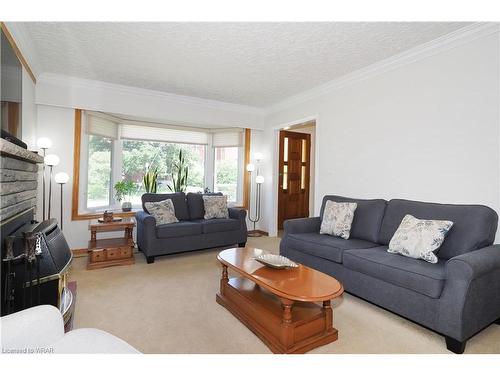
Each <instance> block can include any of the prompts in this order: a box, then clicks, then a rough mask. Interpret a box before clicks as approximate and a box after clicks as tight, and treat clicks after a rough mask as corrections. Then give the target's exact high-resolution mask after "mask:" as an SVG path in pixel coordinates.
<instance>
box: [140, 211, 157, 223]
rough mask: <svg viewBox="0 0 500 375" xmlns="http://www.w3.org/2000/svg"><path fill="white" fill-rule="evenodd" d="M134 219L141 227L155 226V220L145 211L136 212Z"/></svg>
mask: <svg viewBox="0 0 500 375" xmlns="http://www.w3.org/2000/svg"><path fill="white" fill-rule="evenodd" d="M135 218H136V220H137V223H141V224H142V225H148V226H153V227H155V226H156V219H155V218H154V216H153V215H150V214H148V213H147V212H145V211H137V212H136V213H135Z"/></svg>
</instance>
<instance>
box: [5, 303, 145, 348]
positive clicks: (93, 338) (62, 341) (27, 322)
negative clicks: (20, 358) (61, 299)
mask: <svg viewBox="0 0 500 375" xmlns="http://www.w3.org/2000/svg"><path fill="white" fill-rule="evenodd" d="M0 330H1V339H2V343H1V346H2V352H3V353H110V354H111V353H117V354H118V353H122V354H133V353H139V352H138V351H137V350H136V349H135V348H134V347H132V346H131V345H129V344H127V343H126V342H125V341H123V340H122V339H119V338H118V337H116V336H113V335H111V334H109V333H107V332H104V331H101V330H99V329H93V328H81V329H76V330H73V331H70V332H68V333H66V334H65V333H64V323H63V318H62V315H61V313H60V312H59V310H58V309H57V308H55V307H54V306H50V305H41V306H36V307H32V308H29V309H26V310H22V311H19V312H17V313H14V314H10V315H7V316H4V317H2V318H1V319H0Z"/></svg>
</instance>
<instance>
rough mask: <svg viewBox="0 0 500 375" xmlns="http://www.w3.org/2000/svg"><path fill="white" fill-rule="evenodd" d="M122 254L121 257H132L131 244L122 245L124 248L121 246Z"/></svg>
mask: <svg viewBox="0 0 500 375" xmlns="http://www.w3.org/2000/svg"><path fill="white" fill-rule="evenodd" d="M120 254H121V258H131V257H132V248H131V247H130V246H128V247H122V248H120Z"/></svg>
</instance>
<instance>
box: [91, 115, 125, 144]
mask: <svg viewBox="0 0 500 375" xmlns="http://www.w3.org/2000/svg"><path fill="white" fill-rule="evenodd" d="M118 132H119V124H118V122H116V121H114V120H113V119H112V117H111V116H106V115H101V114H93V113H89V114H88V115H87V133H88V134H92V135H100V136H102V137H107V138H110V139H118V138H119V133H118Z"/></svg>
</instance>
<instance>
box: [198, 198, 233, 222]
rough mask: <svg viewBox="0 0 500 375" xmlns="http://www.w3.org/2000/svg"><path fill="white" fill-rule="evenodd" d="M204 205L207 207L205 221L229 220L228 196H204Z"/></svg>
mask: <svg viewBox="0 0 500 375" xmlns="http://www.w3.org/2000/svg"><path fill="white" fill-rule="evenodd" d="M203 205H204V206H205V216H204V218H205V219H227V218H228V217H229V211H228V210H227V196H226V195H204V196H203Z"/></svg>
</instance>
